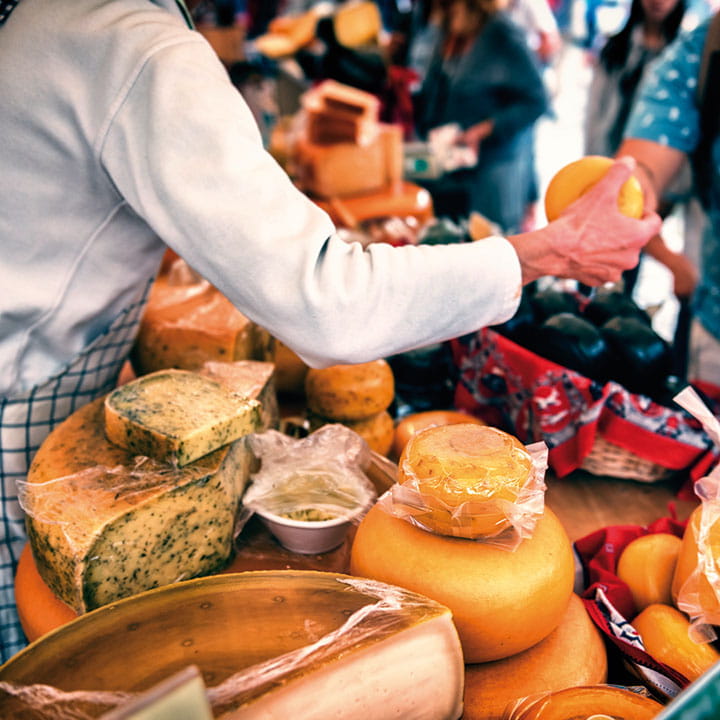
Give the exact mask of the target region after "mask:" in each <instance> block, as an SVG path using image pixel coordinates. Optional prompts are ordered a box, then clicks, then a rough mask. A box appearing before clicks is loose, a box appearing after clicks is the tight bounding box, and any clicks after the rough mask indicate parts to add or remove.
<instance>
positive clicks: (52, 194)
mask: <svg viewBox="0 0 720 720" xmlns="http://www.w3.org/2000/svg"><path fill="white" fill-rule="evenodd" d="M190 24H191V21H190V16H189V14H188V11H187V8H186V7H185V6H184V5H183V4H182V3H180V2H176V1H175V0H21V1H20V2H18V0H0V97H1V98H2V102H1V103H0V238H2V242H1V243H0V288H2V290H1V291H0V481H1V482H0V506H1V507H0V517H1V518H2V522H1V523H0V636H1V638H2V644H1V647H2V658H0V659H2V660H7V658H8V657H10V656H11V655H12V654H13V653H15V652H16V651H17V650H19V649H20V648H21V647H22V646H23V644H24V643H25V639H24V637H23V634H22V630H21V628H20V626H19V623H18V621H17V616H16V611H15V607H14V600H13V588H12V584H13V573H14V570H15V567H16V563H17V559H18V555H19V553H20V551H21V549H22V547H23V545H24V543H25V541H26V540H25V532H24V521H23V512H22V509H21V508H20V506H19V504H18V500H17V491H16V481H17V480H18V479H23V478H24V477H25V475H26V472H27V468H28V466H29V463H30V461H31V460H32V457H33V455H34V453H35V451H36V450H37V448H38V447H39V446H40V444H41V443H42V441H43V440H44V438H45V437H46V436H47V434H48V433H49V432H50V431H51V430H52V429H53V428H54V427H55V426H56V425H57V424H58V423H59V422H61V421H62V420H63V419H64V418H65V417H67V416H68V415H69V414H70V413H72V412H73V411H74V410H75V409H76V408H78V407H80V406H81V405H84V404H85V403H87V402H89V401H90V400H92V399H94V398H96V397H99V396H100V395H102V394H104V393H105V392H107V391H108V390H109V389H111V388H112V387H113V385H114V383H115V382H116V380H117V376H118V373H119V371H120V368H121V366H122V364H123V362H124V360H125V359H126V357H127V354H128V352H129V349H130V347H131V345H132V342H133V339H134V337H135V332H136V329H137V323H138V320H139V318H140V315H141V313H142V309H143V306H144V301H145V297H146V293H147V290H148V287H149V286H150V284H151V282H152V280H153V278H154V276H155V273H156V272H157V269H158V267H159V264H160V261H161V258H162V255H163V253H164V252H165V249H166V247H167V246H169V247H171V248H173V249H174V250H175V251H176V252H177V253H178V254H180V255H181V256H182V257H183V258H184V259H185V260H186V261H187V262H188V263H189V264H190V265H191V266H192V267H193V268H194V269H195V270H196V271H197V272H199V273H200V274H201V275H203V276H204V277H205V278H206V279H207V280H208V281H210V282H211V283H212V284H213V285H215V286H216V287H217V288H218V289H219V290H220V291H221V292H222V293H223V294H224V295H226V296H227V297H228V298H229V299H230V300H231V301H232V302H233V303H234V304H235V305H236V306H237V308H238V309H239V310H240V311H241V312H243V313H244V314H245V315H247V316H248V317H249V318H250V319H251V320H253V321H254V322H256V323H258V324H259V325H261V326H263V327H264V328H266V329H267V330H268V331H270V332H271V333H272V334H273V335H274V336H275V337H277V338H278V339H279V340H281V341H282V342H283V343H285V344H286V345H288V346H289V347H290V348H292V349H293V350H295V351H296V352H297V353H298V354H299V355H300V356H301V357H302V358H303V359H304V360H306V361H307V362H308V363H309V364H310V365H313V366H323V365H325V366H327V365H333V364H338V363H357V362H364V361H368V360H371V359H376V358H380V357H385V356H389V355H391V354H394V353H399V352H403V351H406V350H409V349H411V348H416V347H421V346H423V345H427V344H430V343H433V342H438V341H441V340H446V339H449V338H452V337H456V336H460V335H462V334H465V333H468V332H472V331H474V330H477V329H479V328H480V327H482V326H484V325H487V324H493V323H499V322H502V321H503V320H505V319H507V318H509V317H510V316H511V315H512V314H513V313H514V312H515V309H516V307H517V305H518V302H519V299H520V291H521V287H522V284H523V283H526V282H529V281H531V280H534V279H536V278H537V277H540V276H542V275H555V276H563V277H575V278H577V279H578V280H580V281H582V282H584V283H586V284H599V283H602V282H605V281H610V280H615V279H617V278H618V277H619V275H620V272H621V271H622V270H623V269H624V268H626V267H630V266H632V265H634V264H635V263H636V262H637V257H638V252H639V250H640V248H641V247H642V246H643V245H644V243H645V242H646V240H647V239H648V238H650V237H651V236H652V235H653V234H655V232H657V228H658V219H657V217H656V216H654V215H652V214H651V215H648V216H646V217H645V218H643V219H641V220H633V219H629V218H626V217H624V216H622V215H621V214H620V213H619V212H618V211H617V208H616V202H615V196H616V193H617V189H618V188H619V186H620V184H621V183H622V182H623V181H624V180H625V179H626V178H627V176H628V175H629V174H630V172H631V170H632V164H631V163H625V162H623V161H620V162H618V163H616V166H615V167H614V168H613V170H612V172H611V173H610V174H609V175H608V177H607V179H606V180H605V181H604V182H603V183H601V184H600V185H599V186H597V187H596V188H595V190H593V191H592V193H591V194H590V195H587V196H585V198H583V199H581V200H580V201H579V202H578V203H576V204H575V205H574V206H573V208H572V209H570V210H569V211H568V212H567V213H566V214H565V215H564V216H563V217H562V218H561V219H559V220H558V221H556V222H555V223H553V224H552V225H549V226H547V227H546V228H542V229H540V230H537V231H535V232H533V233H529V234H527V235H523V236H517V237H514V238H503V237H493V238H489V239H486V240H483V241H481V242H475V243H465V244H459V245H452V246H446V247H437V246H435V247H429V246H428V247H422V246H419V247H403V248H393V247H390V246H389V245H380V244H377V245H371V246H370V247H368V248H367V249H363V248H362V247H361V246H360V244H357V243H356V244H349V243H346V242H344V241H343V240H342V239H340V238H339V237H338V236H337V234H336V232H335V227H334V226H333V224H332V223H331V221H330V219H329V218H328V216H327V215H326V214H325V213H324V212H323V211H321V210H320V209H319V208H318V207H317V206H316V205H315V204H314V203H313V202H311V201H310V200H309V199H307V198H306V197H305V196H304V195H303V194H302V193H301V192H300V191H299V190H298V189H296V187H295V186H294V185H293V184H292V183H291V181H290V180H289V179H288V177H287V176H286V175H285V174H284V172H283V171H282V170H281V168H280V167H279V166H278V165H277V163H276V162H275V161H274V160H273V159H272V158H271V157H270V156H269V155H268V154H267V153H266V152H265V150H264V149H263V146H262V142H261V136H260V133H259V131H258V128H257V126H256V125H255V124H254V121H253V119H252V115H251V113H250V111H249V110H248V108H247V106H246V104H245V103H244V101H243V99H242V97H241V95H240V94H239V92H238V91H237V90H236V89H235V88H234V87H233V85H232V83H231V82H230V80H229V78H228V76H227V72H226V70H225V69H224V67H223V66H222V64H221V63H220V61H219V60H218V58H217V57H216V55H215V54H214V52H213V51H212V49H211V48H210V46H209V45H208V44H207V42H206V41H205V40H204V39H203V38H202V36H201V35H200V34H198V33H197V32H194V31H193V30H192V28H191V27H190Z"/></svg>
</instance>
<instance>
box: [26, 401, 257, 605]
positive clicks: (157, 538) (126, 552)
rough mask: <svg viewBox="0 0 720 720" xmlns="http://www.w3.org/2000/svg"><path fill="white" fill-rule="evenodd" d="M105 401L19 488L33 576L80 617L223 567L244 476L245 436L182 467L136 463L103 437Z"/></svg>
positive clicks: (58, 437) (63, 428) (78, 417)
mask: <svg viewBox="0 0 720 720" xmlns="http://www.w3.org/2000/svg"><path fill="white" fill-rule="evenodd" d="M103 402H104V399H103V398H100V399H99V400H97V401H95V402H93V403H90V404H89V405H87V406H85V407H83V408H81V409H80V410H78V411H77V412H76V413H74V414H73V415H71V416H70V417H69V418H68V419H67V420H66V421H65V422H64V423H62V424H61V425H60V426H58V428H56V429H55V430H54V431H53V432H52V433H51V434H50V436H48V438H47V440H46V441H45V443H43V446H42V447H41V448H40V450H39V451H38V453H37V456H36V458H35V460H34V462H33V464H32V466H31V468H30V471H29V473H28V481H27V483H24V484H23V486H22V488H21V502H22V504H23V507H24V508H25V510H26V513H27V527H28V536H29V539H30V543H31V547H32V549H33V554H34V557H35V561H36V564H37V567H38V571H39V572H40V575H41V576H42V578H43V579H44V580H45V582H46V583H47V584H48V586H49V587H50V588H51V589H52V590H53V591H54V592H55V594H56V595H58V596H59V597H60V598H61V599H62V600H64V601H65V602H66V603H67V604H68V605H70V606H71V607H72V608H73V609H75V610H76V611H77V612H84V611H87V610H91V609H94V608H96V607H99V606H101V605H104V604H107V603H109V602H112V601H114V600H117V599H119V598H122V597H126V596H129V595H132V594H135V593H138V592H141V591H143V590H147V589H150V588H152V587H158V586H161V585H166V584H169V583H172V582H176V581H178V580H182V579H187V578H189V577H194V576H197V575H202V574H207V573H209V572H212V571H215V570H217V569H218V568H220V567H222V566H223V564H224V563H226V562H227V560H228V559H229V556H230V553H231V550H232V540H233V533H234V527H235V517H236V514H237V509H238V506H239V502H240V497H241V495H242V493H243V491H244V489H245V485H246V483H247V478H248V476H249V471H250V457H251V456H250V451H249V449H248V447H247V443H246V439H245V438H244V437H241V438H240V439H238V440H234V441H233V442H230V443H228V444H225V445H223V446H222V447H220V448H218V449H217V450H214V451H213V452H210V453H208V454H207V455H205V456H203V457H201V458H199V459H198V460H195V461H194V462H192V463H190V464H187V465H185V466H183V467H175V466H173V465H171V464H169V463H162V462H160V461H158V460H156V459H152V458H148V457H138V456H137V455H135V454H134V453H133V452H132V451H130V450H127V449H125V448H122V447H119V446H117V445H114V444H113V443H111V442H110V441H109V440H108V439H107V437H106V436H105V432H104V420H103V413H104V408H103ZM258 417H259V416H258V415H257V414H255V418H256V419H255V420H254V421H253V422H252V423H251V424H249V425H248V429H247V432H248V433H250V432H252V431H254V430H255V429H257V427H258V425H257V418H258ZM70 499H72V502H70Z"/></svg>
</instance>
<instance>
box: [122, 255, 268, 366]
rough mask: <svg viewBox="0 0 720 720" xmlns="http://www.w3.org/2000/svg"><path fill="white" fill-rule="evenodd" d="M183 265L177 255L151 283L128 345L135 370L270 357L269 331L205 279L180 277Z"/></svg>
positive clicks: (188, 276) (189, 276) (187, 276)
mask: <svg viewBox="0 0 720 720" xmlns="http://www.w3.org/2000/svg"><path fill="white" fill-rule="evenodd" d="M182 268H187V266H186V264H185V263H184V261H183V260H179V259H176V260H175V262H174V263H173V265H172V266H171V268H169V271H168V272H167V273H165V274H161V275H159V276H158V278H157V279H156V280H155V282H154V284H153V287H152V289H151V291H150V298H149V299H148V304H147V306H146V308H145V312H144V313H143V317H142V320H141V322H140V328H139V330H138V336H137V339H136V340H135V345H134V346H133V351H132V357H131V360H132V365H133V369H134V370H135V374H136V375H146V374H148V373H151V372H154V371H156V370H163V369H165V368H180V369H183V370H197V369H198V368H200V367H202V365H203V364H204V363H205V362H208V361H218V362H230V361H233V360H271V359H272V354H273V349H272V343H273V341H272V338H271V336H270V335H269V334H268V332H267V331H266V330H264V329H263V328H261V327H260V326H258V325H256V324H255V323H253V322H252V321H250V320H249V319H248V318H247V317H245V315H243V314H242V313H241V312H240V311H239V310H237V309H236V308H235V307H234V306H233V305H232V303H231V302H230V301H229V300H228V299H227V298H226V297H225V296H224V295H223V294H222V293H220V291H219V290H217V289H216V288H214V287H213V286H212V285H210V284H209V283H208V282H206V281H205V280H202V279H198V278H197V277H195V276H194V275H192V274H189V273H186V274H185V275H183V274H182V273H181V272H180V270H181V269H182ZM170 270H172V272H170Z"/></svg>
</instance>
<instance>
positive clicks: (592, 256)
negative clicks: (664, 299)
mask: <svg viewBox="0 0 720 720" xmlns="http://www.w3.org/2000/svg"><path fill="white" fill-rule="evenodd" d="M634 167H635V163H634V161H633V160H632V159H631V158H623V159H621V160H617V161H615V162H614V163H613V165H612V166H611V167H610V170H609V171H608V172H607V174H606V175H605V176H604V177H603V179H602V180H601V181H600V182H598V183H597V184H596V185H595V186H594V187H592V188H591V189H590V190H588V192H586V193H585V194H584V195H582V196H580V197H579V198H578V199H577V200H576V201H575V202H573V203H572V204H571V205H570V206H569V207H567V208H566V209H565V210H564V211H563V212H562V214H561V215H560V217H559V218H558V219H557V220H555V221H554V222H552V223H550V224H548V225H547V226H546V227H544V228H540V229H539V230H535V231H533V232H529V233H525V234H522V235H516V236H515V237H513V238H509V240H510V242H511V243H512V244H513V246H514V247H515V250H516V252H517V253H518V257H519V259H520V264H521V266H522V274H523V282H525V283H527V282H531V281H532V280H536V279H537V278H539V277H543V276H544V275H551V276H554V277H563V278H573V279H575V280H578V281H579V282H581V283H583V284H585V285H602V284H604V283H606V282H617V281H618V280H619V279H620V277H621V275H622V272H623V270H627V269H629V268H631V267H634V266H635V265H637V262H638V259H639V254H640V250H641V249H642V248H643V246H644V245H645V244H646V243H647V242H648V240H650V238H652V237H653V236H654V235H656V234H657V233H658V232H659V230H660V225H661V220H660V217H659V216H658V215H657V214H656V213H645V215H643V217H642V218H640V219H639V220H638V219H635V218H629V217H627V216H625V215H623V214H622V213H621V212H620V210H619V209H618V203H617V197H618V193H619V191H620V187H621V186H622V184H623V183H624V182H625V181H626V180H627V179H628V178H629V177H630V175H631V174H632V171H633V169H634Z"/></svg>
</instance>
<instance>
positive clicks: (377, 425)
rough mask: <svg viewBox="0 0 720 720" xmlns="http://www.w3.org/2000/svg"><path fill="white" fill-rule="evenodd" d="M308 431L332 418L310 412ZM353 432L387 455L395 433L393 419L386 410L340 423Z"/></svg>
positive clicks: (326, 423)
mask: <svg viewBox="0 0 720 720" xmlns="http://www.w3.org/2000/svg"><path fill="white" fill-rule="evenodd" d="M308 420H309V422H310V431H311V432H314V431H315V430H317V429H318V428H320V427H322V426H323V425H328V424H331V423H333V422H335V421H334V420H330V419H329V418H324V417H321V416H320V415H314V414H312V413H310V415H309V417H308ZM341 424H342V425H344V426H345V427H347V428H350V430H352V431H353V432H356V433H357V434H358V435H359V436H360V437H361V438H362V439H363V440H364V441H365V442H366V443H367V444H368V447H369V448H370V449H371V450H373V451H374V452H376V453H378V454H379V455H387V454H388V453H389V452H390V447H391V445H392V441H393V437H394V434H395V421H394V420H393V417H392V415H391V414H390V413H389V412H388V411H387V410H383V411H382V412H379V413H377V414H376V415H371V416H370V417H369V418H364V419H363V420H346V421H345V422H343V423H341Z"/></svg>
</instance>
